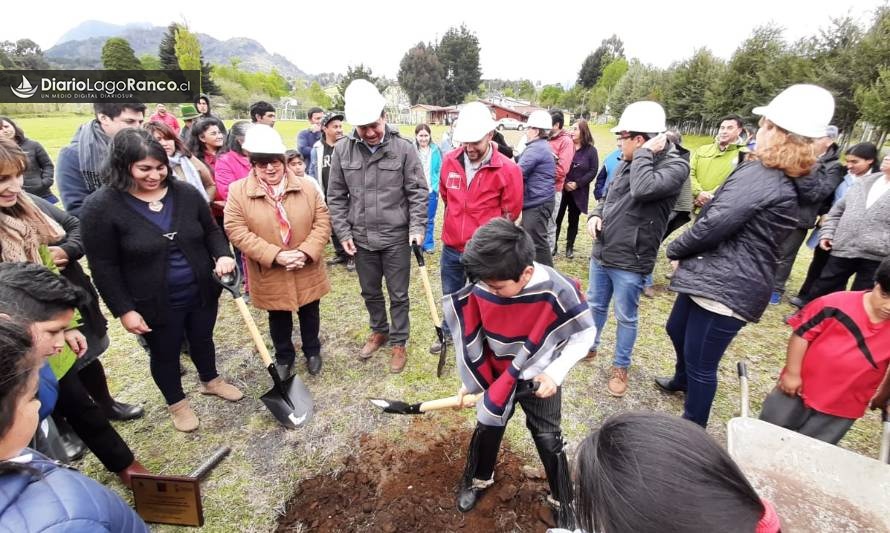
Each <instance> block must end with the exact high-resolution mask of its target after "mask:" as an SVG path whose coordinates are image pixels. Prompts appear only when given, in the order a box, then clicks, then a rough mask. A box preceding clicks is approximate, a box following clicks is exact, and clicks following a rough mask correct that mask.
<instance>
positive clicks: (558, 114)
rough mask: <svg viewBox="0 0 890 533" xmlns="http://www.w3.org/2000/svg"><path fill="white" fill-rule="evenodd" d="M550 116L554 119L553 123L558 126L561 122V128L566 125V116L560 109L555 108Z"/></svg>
mask: <svg viewBox="0 0 890 533" xmlns="http://www.w3.org/2000/svg"><path fill="white" fill-rule="evenodd" d="M550 118H551V119H552V120H553V125H554V126H556V125H557V124H559V129H562V128H563V126H565V125H566V118H565V116H564V115H563V114H562V111H560V110H558V109H554V110H553V111H551V112H550Z"/></svg>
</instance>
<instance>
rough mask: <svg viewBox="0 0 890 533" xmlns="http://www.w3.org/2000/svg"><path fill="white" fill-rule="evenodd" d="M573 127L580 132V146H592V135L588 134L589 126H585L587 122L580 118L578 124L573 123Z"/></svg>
mask: <svg viewBox="0 0 890 533" xmlns="http://www.w3.org/2000/svg"><path fill="white" fill-rule="evenodd" d="M575 126H577V127H578V131H580V132H581V146H587V145H590V146H594V143H593V135H592V134H591V133H590V126H588V125H587V121H586V120H584V119H583V118H582V119H581V120H579V121H578V122H575Z"/></svg>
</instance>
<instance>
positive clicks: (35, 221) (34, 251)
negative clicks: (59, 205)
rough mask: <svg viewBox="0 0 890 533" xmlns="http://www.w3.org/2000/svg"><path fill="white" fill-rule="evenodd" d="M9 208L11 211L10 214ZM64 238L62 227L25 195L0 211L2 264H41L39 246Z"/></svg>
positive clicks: (0, 254) (21, 195) (0, 252)
mask: <svg viewBox="0 0 890 533" xmlns="http://www.w3.org/2000/svg"><path fill="white" fill-rule="evenodd" d="M10 211H12V213H10ZM64 238H65V230H64V229H62V227H61V226H60V225H59V224H58V223H57V222H56V221H55V220H53V219H52V218H50V217H48V216H47V215H46V214H44V213H43V211H41V210H40V208H38V207H37V205H36V204H35V203H34V202H33V201H32V200H31V199H30V198H29V197H28V195H27V194H23V193H22V194H19V197H18V202H17V203H16V205H15V206H13V207H12V208H9V209H5V210H3V211H0V260H2V262H4V263H21V262H28V263H37V264H42V260H41V257H40V245H41V244H44V245H50V244H54V243H57V242H59V241H61V240H62V239H64Z"/></svg>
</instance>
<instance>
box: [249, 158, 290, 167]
mask: <svg viewBox="0 0 890 533" xmlns="http://www.w3.org/2000/svg"><path fill="white" fill-rule="evenodd" d="M253 166H255V167H257V168H268V167H272V168H273V169H279V168H281V167H283V166H284V163H282V162H281V160H280V159H266V160H262V161H254V162H253Z"/></svg>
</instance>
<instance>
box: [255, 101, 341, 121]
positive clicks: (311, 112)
mask: <svg viewBox="0 0 890 533" xmlns="http://www.w3.org/2000/svg"><path fill="white" fill-rule="evenodd" d="M257 103H259V102H257ZM272 111H275V110H274V109H273V110H272ZM263 113H264V114H265V111H264V112H263ZM316 113H324V109H322V108H320V107H310V108H309V111H306V120H312V115H314V114H316Z"/></svg>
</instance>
